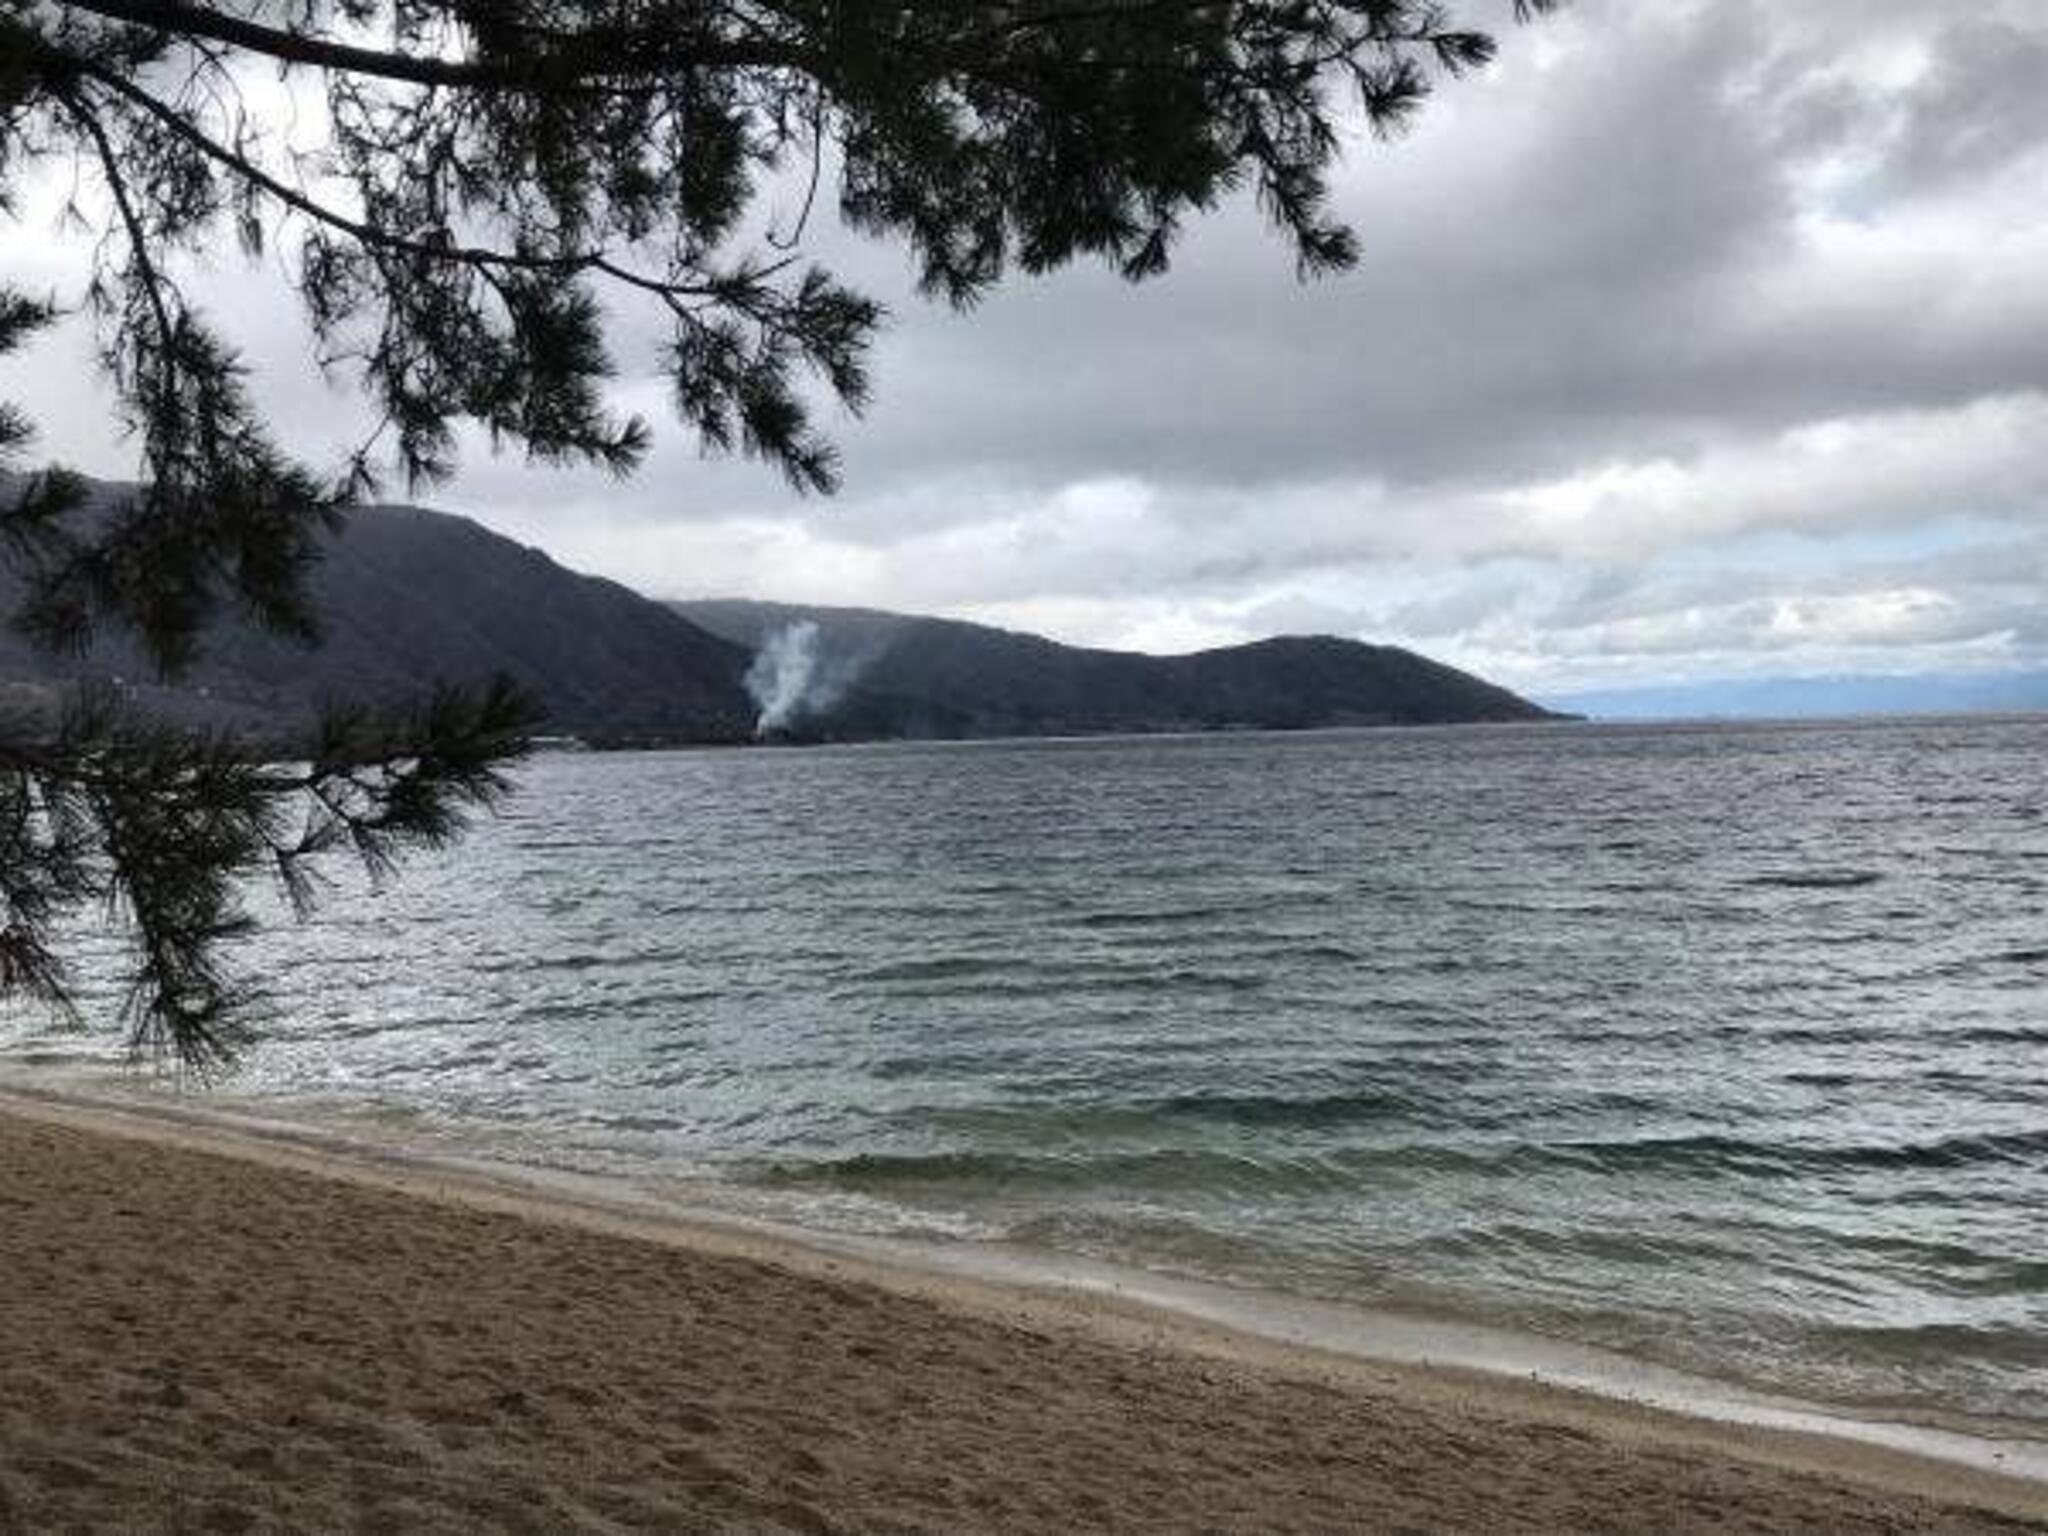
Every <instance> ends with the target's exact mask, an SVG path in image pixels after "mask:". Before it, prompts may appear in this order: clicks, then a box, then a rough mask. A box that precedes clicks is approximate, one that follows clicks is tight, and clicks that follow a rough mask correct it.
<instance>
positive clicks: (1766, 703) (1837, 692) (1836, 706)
mask: <svg viewBox="0 0 2048 1536" xmlns="http://www.w3.org/2000/svg"><path fill="white" fill-rule="evenodd" d="M1549 702H1551V703H1553V704H1554V705H1555V706H1556V707H1557V708H1559V709H1564V710H1570V711H1571V712H1573V713H1575V714H1582V715H1585V716H1587V717H1589V718H1591V719H1594V720H1715V719H1721V720H1767V719H1780V720H1794V719H1810V718H1824V717H1827V716H1840V715H1924V714H1967V713H1973V712H1983V711H2004V712H2011V713H2022V712H2026V711H2032V710H2048V673H2043V672H1993V673H1979V672H1930V673H1918V674H1912V675H1904V676H1897V677H1887V676H1881V675H1873V674H1863V675H1848V676H1836V677H1764V678H1740V679H1733V680H1728V681H1716V682H1700V683H1683V684H1676V685H1669V686H1664V687H1645V688H1617V689H1608V690H1604V691H1599V692H1585V693H1570V694H1561V695H1557V696H1555V697H1553V698H1552V699H1550V700H1549Z"/></svg>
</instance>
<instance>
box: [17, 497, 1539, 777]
mask: <svg viewBox="0 0 2048 1536" xmlns="http://www.w3.org/2000/svg"><path fill="white" fill-rule="evenodd" d="M128 489H129V488H127V487H124V486H120V485H113V484H99V485H95V486H94V487H93V496H94V498H95V499H96V500H97V501H99V502H100V503H102V504H103V505H110V504H112V503H113V502H114V501H115V499H116V498H118V497H120V496H122V495H124V494H127V492H128ZM313 595H314V598H315V601H316V603H317V606H318V609H319V612H320V614H321V616H322V620H323V623H324V625H325V629H326V639H325V642H324V643H323V644H322V645H321V646H320V647H319V648H317V649H311V650H309V649H307V648H305V647H303V646H300V645H297V644H294V643H293V642H291V641H288V640H283V639H279V638H277V637H275V636H272V635H268V634H264V633H261V632H259V631H256V630H254V629H251V628H249V627H248V626H246V625H242V624H228V625H225V626H223V627H221V628H218V629H216V630H214V631H211V632H209V633H208V634H207V635H206V637H205V648H204V652H203V657H202V660H201V661H200V662H199V664H198V665H197V666H196V667H194V668H193V669H192V671H191V672H190V673H189V674H188V675H187V676H185V677H184V678H182V679H181V680H180V681H179V683H178V685H177V686H175V687H165V686H162V685H161V684H159V683H157V682H156V681H154V674H153V672H152V669H151V667H150V665H149V663H148V662H147V660H146V659H145V658H144V657H143V656H142V655H141V654H140V653H139V651H138V650H137V649H136V648H135V647H134V646H133V645H132V644H131V643H128V642H126V641H125V640H121V639H118V638H110V639H109V640H107V641H104V642H102V643H101V644H100V645H99V646H97V647H96V648H95V649H94V650H93V651H92V652H91V653H90V654H89V655H88V656H86V657H85V658H82V659H70V658H54V657H51V656H49V655H46V654H44V653H42V652H40V651H38V650H36V649H35V648H34V647H32V646H30V645H29V644H28V643H27V642H26V641H25V640H23V639H21V638H20V637H18V636H16V635H14V634H13V633H12V632H11V631H8V630H6V629H4V628H0V704H4V705H10V706H15V707H26V708H31V709H33V708H38V707H47V706H48V705H49V704H50V703H51V702H53V701H54V699H55V698H56V697H57V696H58V694H59V692H60V690H61V688H62V686H63V685H64V684H66V683H68V682H70V681H73V680H76V679H78V678H82V677H86V676H98V677H113V678H116V679H118V680H119V681H120V682H121V684H122V686H124V687H125V688H127V689H128V690H130V691H131V692H132V693H133V694H135V695H136V696H137V697H138V698H139V699H140V700H141V701H142V702H143V703H144V704H146V705H147V706H148V707H150V708H152V709H154V710H157V711H159V712H161V713H165V714H169V715H172V716H176V717H181V718H185V719H188V720H205V721H210V722H215V723H221V724H227V725H230V726H234V727H238V728H248V729H254V730H261V731H265V732H271V731H275V730H278V729H280V728H288V727H289V726H291V725H292V724H295V723H298V722H301V721H304V720H306V719H307V718H309V717H310V716H311V715H312V714H313V713H314V711H315V710H316V709H317V708H318V706H319V705H320V704H321V703H322V702H323V701H326V700H330V699H360V700H367V701H391V700H397V699H402V698H409V697H412V696H415V695H417V694H418V693H419V692H420V691H421V690H422V689H423V688H425V687H427V686H428V685H430V684H431V683H433V682H434V681H436V680H440V679H446V680H451V681H465V680H479V679H482V678H484V677H487V676H489V675H490V674H491V673H493V672H505V673H509V674H510V675H511V676H512V677H513V678H515V679H516V680H517V681H519V682H521V683H522V684H524V685H525V686H526V687H527V688H529V689H531V690H532V691H533V692H534V693H535V694H537V695H538V696H539V698H540V700H541V702H542V704H543V705H544V706H545V707H546V709H547V710H548V713H549V725H548V727H547V729H549V730H551V731H555V732H559V733H563V734H573V735H579V736H584V737H586V738H592V739H596V740H600V741H607V742H621V741H623V742H635V741H650V742H651V741H661V742H734V741H745V740H751V739H754V737H755V736H756V734H757V726H760V725H764V724H765V725H766V726H767V727H768V729H767V730H766V731H765V732H764V733H763V734H767V735H771V736H775V737H780V738H783V739H790V740H873V739H885V738H896V737H931V738H952V737H982V736H1044V735H1055V734H1060V735H1066V734H1073V735H1085V734H1098V733H1106V732H1116V731H1168V730H1224V729H1258V728H1268V729H1300V728H1306V727H1317V726H1346V725H1415V724H1437V723H1463V722H1478V721H1518V720H1543V719H1551V718H1555V716H1553V715H1551V714H1550V713H1549V712H1548V711H1546V710H1544V709H1541V708H1539V707H1538V706H1536V705H1534V704H1531V703H1530V702H1529V701H1528V700H1526V699H1522V698H1518V697H1517V696H1516V695H1514V694H1512V693H1509V692H1508V691H1507V690H1506V689H1503V688H1497V687H1494V686H1493V685H1492V684H1490V683H1486V682H1483V681H1481V680H1480V679H1478V678H1476V677H1472V676H1469V675H1468V674H1466V673H1463V672H1459V671H1456V670H1455V669H1453V668H1450V667H1446V666H1441V665H1439V664H1438V663H1436V662H1433V661H1429V660H1427V659H1425V658H1423V657H1421V656H1417V655H1414V654H1412V653H1410V652H1407V651H1402V650H1396V649H1393V648H1390V647H1385V646H1372V645H1363V644H1360V643H1359V642H1357V641H1352V640H1338V639H1331V638H1327V637H1323V638H1298V637H1290V638H1281V639H1274V640H1264V641H1259V642H1257V643H1255V644H1251V645H1241V646H1232V647H1228V648H1226V649H1222V650H1212V651H1203V652H1199V653H1197V654H1194V655H1190V656H1144V655H1138V654H1134V653H1129V652H1119V651H1102V650H1088V649H1084V648H1081V647H1076V646H1067V645H1060V644H1057V643H1055V642H1053V641H1051V640H1046V639H1043V638H1041V637H1039V636H1036V635H1024V634H1013V633H1010V632H1008V631H1005V630H1000V629H991V628H988V627H986V626H982V625H976V624H963V623H957V622H954V621H951V620H943V619H928V618H915V617H911V616H908V615H904V614H894V613H880V612H874V611H871V610H864V609H845V608H799V607H790V606H787V605H780V604H772V603H756V602H747V601H741V600H732V601H719V602H696V603H673V604H663V603H658V602H653V601H650V600H649V599H647V598H644V597H642V596H640V595H639V594H638V593H636V592H633V591H630V590H629V589H627V588H626V587H623V586H621V585H619V584H618V583H616V582H612V581H605V580H601V579H599V578H597V577H592V576H583V575H579V574H578V573H576V572H574V571H570V570H565V569H564V568H563V567H561V566H560V565H557V564H556V563H555V562H554V561H553V560H551V559H550V558H549V557H548V556H546V555H544V554H542V553H541V552H540V551H538V550H535V549H529V548H526V547H524V546H522V545H520V544H518V543H516V542H514V541H513V540H510V539H507V538H504V537H501V536H500V535H498V534H495V533H492V532H490V531H489V530H488V529H486V528H483V527H481V526H480V525H478V524H476V523H474V522H471V521H470V520H468V519H467V518H462V517H455V516H451V515H449V514H446V513H440V512H429V511H423V510H420V509H418V508H414V507H366V508H361V509H358V510H356V511H355V512H353V513H352V514H351V515H350V517H349V519H348V522H347V525H346V527H345V528H344V530H343V532H342V533H341V535H340V536H339V537H337V539H336V540H335V542H334V544H333V546H332V548H331V550H330V552H329V554H328V557H327V558H326V560H324V561H323V562H322V563H321V565H320V566H319V567H318V568H317V570H316V572H315V574H314V577H313ZM18 596H19V587H18V585H17V584H16V583H15V582H14V580H13V578H12V577H11V576H9V575H8V574H6V573H5V572H4V571H0V612H11V611H12V609H13V607H14V606H15V604H16V600H17V599H18Z"/></svg>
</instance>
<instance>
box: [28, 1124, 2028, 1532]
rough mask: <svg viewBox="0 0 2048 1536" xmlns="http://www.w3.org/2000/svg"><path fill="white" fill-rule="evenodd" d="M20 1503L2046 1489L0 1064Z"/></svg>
mask: <svg viewBox="0 0 2048 1536" xmlns="http://www.w3.org/2000/svg"><path fill="white" fill-rule="evenodd" d="M0 1254H4V1259H5V1266H6V1282H5V1289H4V1291H0V1339H4V1349H0V1530H6V1531H17V1530H19V1531H43V1530H64V1529H168V1530H216V1531H243V1530H283V1529H290V1530H324V1529H339V1530H413V1529H458V1528H468V1529H502V1530H529V1531H557V1530H615V1529H621V1528H630V1529H662V1530H711V1529H718V1530H727V1529H750V1530H779V1529H789V1530H802V1531H812V1530H875V1529H887V1530H933V1531H955V1530H973V1529H1006V1530H1016V1529H1038V1530H1055V1529H1080V1528H1092V1529H1118V1530H1138V1529H1160V1530H1196V1529H1210V1530H1217V1529H1223V1530H1236V1529H1261V1530H1289V1529H1298V1530H1332V1529H1372V1530H1422V1529H1427V1530H1444V1529H1471V1530H1479V1529H1485V1530H1504V1529H1527V1530H1545V1531H1555V1530H1589V1531H1590V1530H1615V1531H1624V1530H1625V1531H1642V1530H1709V1529H1711V1530H1753V1531H1767V1530H1768V1531H1784V1530H1792V1529H1811V1530H1830V1531H1844V1530H1871V1531H1909V1530H1910V1531H1926V1530H1957V1531H1960V1530H2019V1529H2048V1486H2044V1485H2041V1484H2037V1483H2029V1482H2024V1481H2020V1480H2017V1479H2009V1478H2002V1477H1999V1476H1996V1475H1992V1474H1987V1473H1982V1472H1978V1471H1974V1470H1971V1469H1968V1468H1964V1467H1961V1466H1957V1465H1951V1464H1947V1463H1940V1462H1934V1461H1930V1460H1925V1459H1921V1458H1917V1457H1914V1456H1910V1455H1906V1454H1903V1453H1899V1452H1894V1451H1890V1450H1884V1449H1880V1448H1876V1447H1871V1446H1865V1445H1858V1444H1854V1443H1850V1442H1846V1441H1838V1440H1834V1439H1830V1438H1823V1437H1816V1436H1806V1435H1796V1434H1787V1433H1783V1432H1775V1431H1766V1430H1762V1429H1757V1428H1753V1427H1746V1426H1741V1425H1730V1424H1717V1423H1710V1422H1706V1421H1701V1420H1692V1419H1687V1418H1683V1417H1679V1416H1676V1415H1670V1414H1663V1413H1658V1412H1653V1411H1649V1410H1645V1409H1641V1408H1636V1407H1632V1406H1631V1405H1628V1404H1625V1403H1620V1402H1615V1401H1611V1400H1605V1399H1599V1398H1594V1397H1590V1396H1585V1395H1581V1394H1575V1393H1569V1392H1564V1391H1560V1390H1557V1389H1553V1388H1547V1387H1544V1386H1541V1385H1538V1384H1530V1383H1523V1382H1518V1381H1515V1380H1513V1379H1510V1378H1504V1377H1494V1376H1486V1375H1481V1374H1477V1373H1461V1372H1456V1371H1451V1370H1431V1369H1425V1368H1416V1367H1406V1366H1388V1365H1378V1364H1374V1363H1371V1362H1367V1361H1361V1360H1354V1359H1345V1358H1338V1357H1332V1356H1328V1355H1324V1354H1319V1353H1316V1352H1313V1351H1309V1350H1305V1349H1297V1348H1291V1347H1286V1346H1282V1345H1278V1344H1274V1343H1270V1342H1266V1341H1261V1340H1257V1339H1253V1338H1248V1337H1245V1336H1241V1335H1234V1334H1231V1333H1229V1332H1227V1331H1225V1330H1222V1329H1219V1328H1216V1327H1213V1326H1209V1325H1206V1324H1201V1323H1198V1322H1195V1321H1193V1320H1190V1319H1184V1318H1178V1317H1175V1316H1171V1315H1167V1314H1161V1313H1158V1312H1150V1311H1146V1310H1143V1309H1139V1308H1134V1307H1129V1306H1124V1305H1120V1304H1118V1303H1117V1302H1116V1301H1115V1300H1114V1299H1111V1298H1102V1297H1091V1296H1083V1295H1069V1294H1056V1293H1051V1292H1047V1291H1042V1290H1032V1289H1026V1288H1019V1287H1005V1286H1000V1285H995V1284H991V1283H986V1282H981V1281H973V1280H966V1279H962V1278H960V1277H955V1276H942V1275H936V1274H932V1273H928V1272H918V1271H914V1270H909V1269H903V1268H898V1267H895V1266H891V1265H888V1264H885V1263H882V1262H870V1261H866V1260H861V1259H855V1258H849V1257H846V1256H844V1255H838V1254H833V1253H830V1252H827V1251H823V1250H814V1249H810V1248H807V1247H804V1246H802V1245H798V1244H793V1243H785V1242H781V1241H779V1240H776V1239H773V1238H770V1237H766V1236H759V1235H755V1234H752V1233H747V1232H741V1231H728V1230H724V1229H719V1228H714V1227H708V1226H697V1225H691V1224H688V1223H685V1222H681V1221H667V1220H658V1219H655V1218H652V1217H646V1216H641V1215H637V1214H634V1213H630V1212H625V1211H620V1210H611V1209H603V1208H597V1207H592V1206H587V1205H582V1204H578V1203H575V1202H574V1201H571V1200H567V1199H554V1198H550V1197H547V1196H543V1195H539V1194H535V1193H532V1192H528V1191H522V1190H519V1189H514V1188H508V1187H503V1186H500V1185H497V1184H495V1183H492V1182H488V1181H485V1180H483V1179H480V1178H472V1177H465V1176H460V1175H456V1174H452V1173H449V1172H447V1171H444V1170H439V1169H435V1168H431V1167H420V1166H411V1167H408V1166H404V1165H398V1164H389V1163H381V1162H372V1161H365V1160H360V1159H353V1158H348V1157H343V1156H339V1155H336V1154H334V1153H331V1152H327V1151H323V1150H320V1149H318V1148H313V1147H307V1146H299V1145H295V1144H291V1143H283V1142H273V1141H270V1140H266V1139H259V1138H254V1137H249V1136H243V1135H237V1134H234V1133H232V1132H227V1131H222V1130H218V1129H213V1128H202V1127H194V1126H190V1125H185V1124H180V1123H175V1122H168V1121H159V1120H153V1119H149V1118H145V1117H141V1116H133V1115H126V1114H121V1113H117V1112H111V1111H107V1110H104V1109H97V1108H84V1107H79V1106H72V1105H66V1104H61V1103H51V1102H45V1101H39V1100H31V1099H18V1098H12V1097H5V1096H0Z"/></svg>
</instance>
